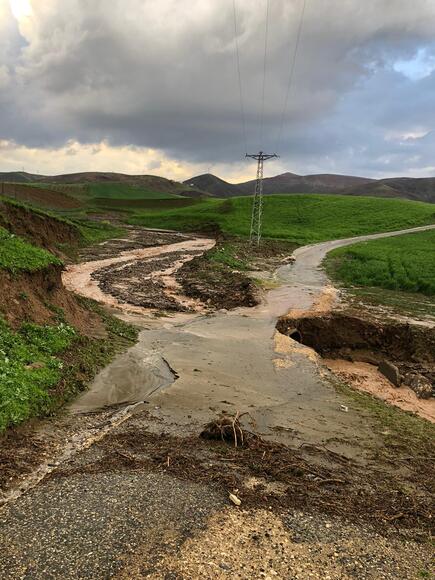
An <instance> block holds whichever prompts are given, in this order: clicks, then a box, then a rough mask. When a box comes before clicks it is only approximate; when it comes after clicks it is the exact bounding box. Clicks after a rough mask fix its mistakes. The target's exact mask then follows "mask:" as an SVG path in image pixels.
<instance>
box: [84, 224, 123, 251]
mask: <svg viewBox="0 0 435 580" xmlns="http://www.w3.org/2000/svg"><path fill="white" fill-rule="evenodd" d="M74 224H75V225H76V226H77V227H78V228H79V231H80V234H81V236H82V242H83V244H82V245H85V246H88V245H92V244H99V243H100V242H104V241H105V240H109V239H111V238H117V237H120V236H122V235H124V234H125V228H123V227H122V226H119V225H113V224H111V223H110V222H109V221H98V222H97V221H91V220H86V219H75V220H74Z"/></svg>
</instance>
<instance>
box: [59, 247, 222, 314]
mask: <svg viewBox="0 0 435 580" xmlns="http://www.w3.org/2000/svg"><path fill="white" fill-rule="evenodd" d="M126 241H127V242H128V240H126ZM214 245H215V240H211V239H207V238H195V239H190V240H183V241H181V242H177V243H175V244H168V245H165V246H156V247H151V248H142V249H134V250H128V251H125V252H121V253H120V254H119V255H117V256H113V257H111V258H105V259H103V260H94V261H90V262H85V263H82V264H73V265H71V266H68V268H67V270H66V271H65V272H64V273H63V276H62V281H63V283H64V286H65V287H66V288H67V289H68V290H71V291H73V292H76V293H77V294H80V295H81V296H85V297H86V298H92V299H94V300H97V301H98V302H101V303H102V304H106V305H107V306H112V307H114V308H118V309H119V310H121V311H123V312H130V313H136V314H143V315H145V316H147V315H149V313H150V309H146V308H141V307H139V306H133V305H131V304H130V305H129V304H125V303H122V302H119V301H118V300H117V299H116V298H115V297H114V296H111V295H110V294H105V293H104V292H103V291H102V290H101V288H100V287H99V285H98V281H97V280H93V279H92V274H93V273H94V272H97V271H98V270H101V269H102V268H105V267H107V266H112V265H115V264H120V263H123V262H127V261H130V260H144V259H147V258H149V259H151V258H156V257H162V256H165V255H166V254H171V253H175V252H185V254H186V255H185V257H184V258H183V259H182V260H179V262H178V264H177V268H180V267H181V266H182V264H183V263H184V262H186V261H188V260H189V259H191V258H192V256H191V255H190V254H189V252H197V251H202V252H205V251H207V250H209V249H211V248H212V247H213V246H214ZM177 268H175V267H174V268H173V269H171V271H170V272H168V271H162V272H159V273H158V272H155V273H154V276H153V277H154V278H157V277H158V275H159V274H160V277H161V279H162V283H163V284H164V285H165V286H168V287H169V286H171V275H172V274H174V273H175V271H176V269H177ZM172 285H175V286H176V282H175V281H173V282H172ZM190 304H191V305H192V302H191V303H190Z"/></svg>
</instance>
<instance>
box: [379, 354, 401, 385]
mask: <svg viewBox="0 0 435 580" xmlns="http://www.w3.org/2000/svg"><path fill="white" fill-rule="evenodd" d="M378 371H379V372H380V373H381V374H383V375H384V377H386V378H387V379H388V380H389V381H390V383H392V384H393V385H394V386H395V387H400V384H401V382H402V381H401V376H400V372H399V369H398V368H397V367H396V365H393V363H390V362H388V361H387V360H384V361H382V362H381V363H380V364H379V366H378Z"/></svg>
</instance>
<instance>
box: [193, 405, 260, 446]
mask: <svg viewBox="0 0 435 580" xmlns="http://www.w3.org/2000/svg"><path fill="white" fill-rule="evenodd" d="M243 415H246V413H243V414H242V415H241V414H240V413H239V412H237V414H236V415H235V416H234V417H230V416H228V415H221V416H220V417H219V418H218V419H215V420H214V421H210V423H207V424H206V425H205V426H204V429H203V430H202V431H201V433H200V437H202V438H203V439H210V440H215V441H219V440H222V441H226V442H227V443H232V444H233V445H234V447H243V446H244V445H247V444H248V442H249V440H250V439H251V440H252V439H253V438H254V439H255V438H257V435H255V434H254V433H251V432H250V431H247V430H246V429H243V428H242V426H241V424H240V418H241V417H243Z"/></svg>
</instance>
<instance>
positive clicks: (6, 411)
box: [0, 319, 76, 432]
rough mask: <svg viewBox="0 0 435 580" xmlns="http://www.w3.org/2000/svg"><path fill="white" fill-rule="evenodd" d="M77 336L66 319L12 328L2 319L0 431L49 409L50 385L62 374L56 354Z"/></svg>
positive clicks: (0, 334)
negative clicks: (52, 323) (16, 330)
mask: <svg viewBox="0 0 435 580" xmlns="http://www.w3.org/2000/svg"><path fill="white" fill-rule="evenodd" d="M75 339H76V332H75V330H74V329H73V328H72V327H71V326H68V325H66V324H64V323H59V324H58V325H57V326H37V325H36V324H24V325H23V326H22V327H21V329H20V331H19V332H13V331H12V330H11V329H10V328H9V327H8V326H7V325H6V323H5V322H4V321H3V320H1V319H0V401H1V402H0V432H1V431H4V430H5V429H6V428H7V427H9V426H11V425H17V424H18V423H21V422H23V421H25V420H26V419H28V418H29V417H32V416H36V415H41V414H44V413H46V412H47V411H48V410H49V409H50V407H51V405H52V400H51V397H50V394H49V389H51V388H53V387H54V386H55V385H56V384H57V383H58V382H59V380H60V378H61V376H62V367H63V363H62V361H61V359H60V358H59V357H58V356H56V355H59V354H60V353H62V352H63V351H64V350H65V349H66V348H67V347H69V346H70V345H71V344H72V342H73V341H74V340H75Z"/></svg>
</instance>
